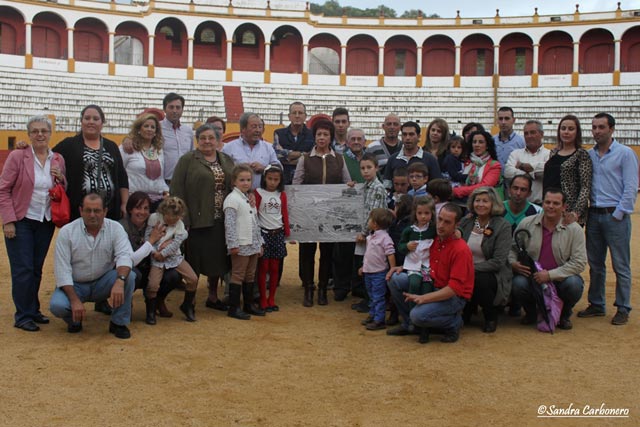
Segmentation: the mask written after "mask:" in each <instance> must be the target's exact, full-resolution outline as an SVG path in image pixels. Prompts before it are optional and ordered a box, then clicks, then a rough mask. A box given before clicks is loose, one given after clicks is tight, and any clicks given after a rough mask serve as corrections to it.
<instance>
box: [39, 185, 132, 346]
mask: <svg viewBox="0 0 640 427" xmlns="http://www.w3.org/2000/svg"><path fill="white" fill-rule="evenodd" d="M106 214H107V210H106V209H105V207H104V202H103V200H102V198H101V197H100V196H99V195H97V194H95V193H89V194H87V195H86V196H85V197H84V198H83V199H82V205H81V206H80V216H81V218H78V219H76V220H75V221H73V222H71V223H69V224H67V225H65V226H64V227H62V229H61V230H60V233H59V234H58V239H57V240H56V251H55V277H56V290H55V291H54V292H53V295H52V296H51V303H50V310H51V313H53V314H54V315H55V316H56V317H60V318H62V319H63V320H64V321H65V322H66V323H67V331H68V332H69V333H77V332H80V331H81V330H82V321H83V320H84V319H85V316H86V310H85V308H84V303H85V302H86V301H94V302H95V301H104V300H106V299H107V298H109V299H110V300H111V306H112V307H113V312H112V313H111V322H110V323H109V332H111V333H112V334H114V335H115V336H116V337H118V338H129V337H130V336H131V333H130V332H129V329H128V328H127V325H128V324H129V322H130V320H131V298H132V297H133V290H134V288H135V273H131V274H130V272H131V266H132V256H133V251H132V249H131V244H130V243H129V237H128V236H127V233H126V232H125V231H124V228H122V226H121V225H120V224H119V223H118V222H116V221H112V220H110V219H108V218H106V219H105V216H106Z"/></svg>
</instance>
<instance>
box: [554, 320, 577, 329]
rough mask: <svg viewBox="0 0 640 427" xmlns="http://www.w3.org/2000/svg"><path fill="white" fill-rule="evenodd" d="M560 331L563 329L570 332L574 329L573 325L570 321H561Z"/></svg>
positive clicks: (559, 324)
mask: <svg viewBox="0 0 640 427" xmlns="http://www.w3.org/2000/svg"><path fill="white" fill-rule="evenodd" d="M558 329H563V330H565V331H569V330H571V329H573V323H571V320H569V319H560V321H559V322H558Z"/></svg>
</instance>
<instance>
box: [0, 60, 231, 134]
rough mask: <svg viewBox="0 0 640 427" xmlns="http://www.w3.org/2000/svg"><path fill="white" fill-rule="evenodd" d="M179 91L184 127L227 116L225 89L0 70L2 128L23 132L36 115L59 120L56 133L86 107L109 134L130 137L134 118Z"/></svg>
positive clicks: (68, 128)
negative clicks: (94, 108) (97, 113)
mask: <svg viewBox="0 0 640 427" xmlns="http://www.w3.org/2000/svg"><path fill="white" fill-rule="evenodd" d="M168 92H177V93H180V94H181V95H183V96H184V97H185V99H186V108H185V113H184V116H183V120H184V121H185V123H190V122H195V121H197V120H204V119H206V118H207V117H209V116H212V115H217V116H222V117H224V102H223V98H222V85H221V84H220V83H216V82H203V81H199V82H197V83H194V82H189V81H186V80H166V79H145V78H136V77H113V76H95V75H90V76H89V75H81V74H70V73H52V72H44V71H34V70H16V71H12V70H10V69H6V68H5V69H3V70H2V71H0V129H22V128H23V126H24V124H25V122H26V120H27V118H28V117H29V116H31V115H33V114H36V113H48V112H50V113H52V114H55V116H56V127H57V130H59V131H63V132H72V131H75V130H77V129H78V126H79V121H78V119H79V115H80V111H81V110H82V108H83V107H84V106H86V105H88V104H98V105H100V106H101V107H102V108H103V109H104V111H105V115H106V117H107V124H106V125H105V131H106V132H108V133H116V134H126V133H128V132H129V126H130V125H131V121H132V119H133V118H134V117H135V116H136V115H137V114H138V113H140V112H141V111H142V110H143V109H144V108H147V107H162V98H163V97H164V96H165V95H166V94H167V93H168Z"/></svg>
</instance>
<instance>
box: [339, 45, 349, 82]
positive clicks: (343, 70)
mask: <svg viewBox="0 0 640 427" xmlns="http://www.w3.org/2000/svg"><path fill="white" fill-rule="evenodd" d="M346 85H347V46H345V45H342V46H340V86H346Z"/></svg>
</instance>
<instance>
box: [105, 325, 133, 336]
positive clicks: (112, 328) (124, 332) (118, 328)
mask: <svg viewBox="0 0 640 427" xmlns="http://www.w3.org/2000/svg"><path fill="white" fill-rule="evenodd" d="M109 332H111V333H112V334H113V335H115V336H116V338H120V339H125V340H126V339H127V338H131V332H130V331H129V328H127V327H126V326H125V325H116V324H115V323H113V322H109Z"/></svg>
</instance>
